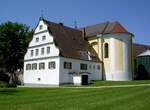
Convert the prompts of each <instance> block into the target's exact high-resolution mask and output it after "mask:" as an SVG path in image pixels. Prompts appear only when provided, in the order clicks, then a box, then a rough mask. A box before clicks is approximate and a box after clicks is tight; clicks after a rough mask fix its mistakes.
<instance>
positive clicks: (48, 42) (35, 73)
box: [23, 20, 60, 85]
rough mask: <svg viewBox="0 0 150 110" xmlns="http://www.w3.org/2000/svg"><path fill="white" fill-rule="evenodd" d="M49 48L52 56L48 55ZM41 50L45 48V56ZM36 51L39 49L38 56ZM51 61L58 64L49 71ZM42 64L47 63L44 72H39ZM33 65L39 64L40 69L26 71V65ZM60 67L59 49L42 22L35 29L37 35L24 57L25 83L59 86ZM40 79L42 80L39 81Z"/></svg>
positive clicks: (34, 36)
mask: <svg viewBox="0 0 150 110" xmlns="http://www.w3.org/2000/svg"><path fill="white" fill-rule="evenodd" d="M40 25H43V28H42V29H41V30H40V29H39V26H40ZM39 32H40V33H39ZM42 36H46V39H45V40H42ZM36 38H39V41H38V42H36ZM47 47H50V54H47ZM41 48H44V54H43V55H41ZM36 49H39V54H38V55H36ZM31 50H34V54H33V56H31ZM51 61H55V62H56V68H55V69H53V70H52V69H48V62H51ZM40 62H44V63H45V69H44V70H39V63H40ZM32 63H37V65H38V67H37V68H38V69H37V70H26V64H32ZM59 66H60V65H59V49H58V48H57V47H56V46H55V44H54V40H53V36H52V35H50V34H49V32H48V30H47V25H46V24H44V22H43V21H42V20H41V21H39V24H38V25H37V27H36V29H35V33H34V35H33V38H32V40H31V42H30V43H29V47H28V50H27V52H26V54H25V57H24V74H23V75H24V76H23V77H24V83H25V84H50V85H59ZM38 78H40V79H41V80H40V81H39V80H38Z"/></svg>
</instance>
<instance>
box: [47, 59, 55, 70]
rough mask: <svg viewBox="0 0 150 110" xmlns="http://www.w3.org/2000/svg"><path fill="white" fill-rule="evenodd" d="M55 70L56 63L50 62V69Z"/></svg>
mask: <svg viewBox="0 0 150 110" xmlns="http://www.w3.org/2000/svg"><path fill="white" fill-rule="evenodd" d="M55 68H56V62H55V61H51V62H48V69H55Z"/></svg>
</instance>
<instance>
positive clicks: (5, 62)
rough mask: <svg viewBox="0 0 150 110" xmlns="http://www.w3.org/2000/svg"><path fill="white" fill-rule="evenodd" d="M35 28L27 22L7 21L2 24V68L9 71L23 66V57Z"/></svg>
mask: <svg viewBox="0 0 150 110" xmlns="http://www.w3.org/2000/svg"><path fill="white" fill-rule="evenodd" d="M32 34H33V30H30V29H29V27H27V26H26V25H25V24H19V23H13V22H10V21H8V22H6V23H3V24H1V25H0V68H5V70H6V71H7V72H9V73H14V72H15V71H16V70H17V69H21V68H23V58H24V55H25V53H26V50H27V47H28V44H29V42H30V40H31V38H32Z"/></svg>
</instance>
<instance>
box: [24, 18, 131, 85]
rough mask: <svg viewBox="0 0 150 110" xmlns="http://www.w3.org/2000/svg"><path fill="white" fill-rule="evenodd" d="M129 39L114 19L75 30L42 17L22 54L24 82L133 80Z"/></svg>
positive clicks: (128, 33)
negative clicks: (25, 50)
mask: <svg viewBox="0 0 150 110" xmlns="http://www.w3.org/2000/svg"><path fill="white" fill-rule="evenodd" d="M132 38H133V34H132V33H130V32H128V31H127V30H126V29H125V28H124V27H123V26H122V25H121V24H120V23H119V22H117V21H115V22H104V23H100V24H95V25H91V26H87V27H83V28H80V29H77V28H71V27H67V26H65V25H64V24H63V23H54V22H50V21H48V20H46V19H44V18H42V17H41V18H40V19H39V22H38V25H37V27H36V28H35V30H34V34H33V38H32V40H31V41H30V43H29V46H28V49H27V52H26V54H25V56H24V73H23V82H24V85H29V86H30V85H31V86H39V85H44V86H60V85H63V84H68V83H69V84H70V83H71V84H75V85H86V84H88V83H90V82H91V81H92V80H112V81H124V80H132V79H133V67H132V66H133V57H132V56H133V55H132Z"/></svg>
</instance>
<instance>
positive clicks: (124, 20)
mask: <svg viewBox="0 0 150 110" xmlns="http://www.w3.org/2000/svg"><path fill="white" fill-rule="evenodd" d="M42 10H43V11H42ZM42 12H43V16H44V18H45V19H47V20H49V21H52V22H57V23H59V22H62V23H63V24H64V25H66V26H70V27H74V24H75V23H74V22H75V21H76V22H77V26H78V28H80V27H84V26H89V25H93V24H97V23H102V22H106V21H110V22H111V21H119V22H120V23H121V24H122V25H123V26H124V27H125V28H126V29H127V30H128V31H129V32H131V33H133V34H134V38H133V41H134V42H136V43H142V44H146V45H150V0H0V23H4V22H7V21H12V22H18V23H23V24H26V25H27V26H30V27H31V28H35V27H36V25H37V23H38V20H39V17H40V16H41V15H42Z"/></svg>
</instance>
